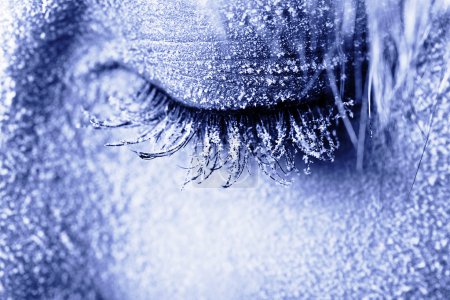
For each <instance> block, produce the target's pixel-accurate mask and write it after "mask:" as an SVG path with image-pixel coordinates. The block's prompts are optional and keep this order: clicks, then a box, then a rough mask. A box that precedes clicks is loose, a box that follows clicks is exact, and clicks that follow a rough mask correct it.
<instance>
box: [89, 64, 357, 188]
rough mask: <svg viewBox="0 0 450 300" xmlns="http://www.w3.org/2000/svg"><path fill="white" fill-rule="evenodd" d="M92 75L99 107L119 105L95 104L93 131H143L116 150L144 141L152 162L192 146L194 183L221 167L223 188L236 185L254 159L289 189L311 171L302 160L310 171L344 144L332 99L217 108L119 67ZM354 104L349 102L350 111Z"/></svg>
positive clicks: (141, 153) (111, 66)
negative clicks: (188, 100)
mask: <svg viewBox="0 0 450 300" xmlns="http://www.w3.org/2000/svg"><path fill="white" fill-rule="evenodd" d="M90 74H91V76H90V80H91V84H93V85H94V86H95V88H94V90H95V92H94V93H93V94H94V95H95V97H96V99H94V100H93V101H91V102H95V103H96V106H99V105H98V104H101V103H103V104H107V105H109V106H112V107H114V109H112V110H110V111H109V112H107V113H106V114H107V116H106V117H104V115H105V109H103V110H98V109H97V110H96V109H93V108H92V107H91V108H90V109H91V123H92V124H93V126H94V127H95V128H101V129H106V128H138V134H137V135H135V136H134V137H132V138H127V139H124V140H120V141H117V142H111V143H109V144H108V146H127V145H135V144H141V145H142V146H144V147H145V148H148V149H149V150H148V151H147V150H145V151H135V152H136V154H137V155H138V156H139V157H141V158H142V159H144V160H152V159H155V158H158V157H164V156H170V155H172V154H174V153H176V152H177V151H179V150H181V149H188V151H191V155H190V157H191V158H192V159H191V162H190V163H191V167H190V168H188V170H189V171H188V172H189V174H188V175H189V176H188V181H197V182H199V181H202V180H206V179H207V178H208V177H209V176H210V175H211V174H212V173H213V172H214V171H215V170H218V169H226V170H227V171H228V172H227V174H229V177H228V178H227V179H226V180H225V182H223V186H224V187H228V186H230V185H232V184H233V183H234V182H235V181H236V180H237V179H238V178H239V177H240V176H241V174H242V173H243V172H244V171H245V170H246V166H247V165H248V164H249V162H250V161H253V162H256V164H257V165H258V166H259V167H260V168H261V169H262V170H263V171H264V173H266V174H267V175H268V176H270V177H271V178H273V179H275V180H277V181H279V182H281V183H285V184H286V183H288V180H287V178H288V176H289V173H291V172H294V171H298V170H299V169H305V165H303V163H302V166H300V165H299V161H298V159H297V158H298V157H299V156H300V157H301V158H302V159H303V162H304V164H306V170H308V166H309V163H310V162H311V161H313V160H323V161H333V160H334V155H335V151H336V150H337V149H338V147H339V139H338V135H337V131H336V129H337V126H338V124H339V120H340V119H341V116H342V115H341V114H340V113H339V111H338V110H337V108H336V105H335V103H334V102H333V97H331V96H329V95H328V96H327V95H324V97H322V98H321V99H320V101H319V100H316V101H312V102H310V103H307V102H306V103H280V104H278V105H274V106H268V107H257V108H247V109H242V110H213V109H204V108H198V107H192V106H188V105H186V104H185V103H182V102H179V101H177V100H175V99H173V98H172V97H171V96H170V95H168V94H167V93H166V92H165V91H164V90H163V89H162V88H160V87H158V86H157V85H155V84H153V83H151V82H150V81H148V80H146V79H144V78H143V77H142V76H140V75H137V73H135V72H133V71H132V70H130V69H128V68H125V67H123V66H122V65H120V64H117V63H112V64H107V65H102V66H99V67H97V68H96V69H94V70H92V71H91V72H90ZM92 74H95V76H94V78H95V79H94V80H92ZM92 82H93V83H92ZM123 82H126V84H123ZM119 83H122V85H123V86H119V85H120V84H119ZM125 86H126V88H125ZM113 87H115V88H113ZM125 89H127V90H128V92H126V93H125V92H124V90H125ZM85 102H86V101H85ZM87 102H89V101H87ZM351 105H352V102H351V101H349V102H346V103H345V107H346V109H348V110H350V109H351ZM111 111H112V112H111ZM101 114H103V117H102V116H101ZM108 114H109V115H108Z"/></svg>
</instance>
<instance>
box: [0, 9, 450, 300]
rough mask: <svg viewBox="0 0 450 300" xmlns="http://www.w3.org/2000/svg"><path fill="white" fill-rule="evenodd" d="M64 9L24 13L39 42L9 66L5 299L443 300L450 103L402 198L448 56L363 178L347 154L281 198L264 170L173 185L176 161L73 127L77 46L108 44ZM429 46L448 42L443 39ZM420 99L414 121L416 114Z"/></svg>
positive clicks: (2, 157) (0, 251)
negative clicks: (247, 181) (209, 183)
mask: <svg viewBox="0 0 450 300" xmlns="http://www.w3.org/2000/svg"><path fill="white" fill-rule="evenodd" d="M59 2H60V3H59V4H60V6H59V9H56V8H53V9H51V11H52V13H51V14H50V16H49V17H48V19H45V20H44V19H41V20H40V21H39V18H40V15H39V14H38V15H37V16H35V17H33V18H32V17H30V16H29V15H28V14H26V13H23V14H20V15H19V17H20V20H21V21H22V22H24V24H25V23H28V25H27V26H28V27H25V32H27V33H28V34H30V35H31V38H27V43H24V42H18V45H19V47H18V48H17V49H16V50H15V54H14V55H15V56H14V57H13V59H12V60H9V62H10V63H11V72H10V74H11V76H12V78H14V80H15V82H16V87H15V92H16V94H15V97H14V101H13V103H12V105H11V106H10V107H8V109H9V110H8V112H9V114H10V116H11V117H10V118H8V119H6V120H5V119H2V120H3V121H2V140H1V141H2V142H1V144H0V147H1V149H0V150H1V151H0V161H1V165H0V170H1V171H2V172H1V175H0V176H1V181H0V182H1V183H3V185H0V199H2V200H1V202H0V205H1V206H0V207H1V214H0V228H1V230H0V232H1V233H0V236H1V237H2V238H1V239H0V280H1V281H0V282H1V285H0V294H1V295H2V297H3V296H5V298H8V297H12V298H16V299H17V298H18V299H20V298H33V297H37V296H38V295H39V296H40V297H41V298H67V297H68V296H69V295H70V296H71V297H73V298H75V299H76V298H77V297H78V298H82V299H86V298H91V299H94V298H96V297H97V298H105V299H127V298H128V299H199V298H204V299H297V298H298V299H302V298H323V297H329V298H363V297H364V296H368V297H370V296H373V297H386V298H395V297H401V296H402V297H404V298H409V297H412V298H414V297H415V298H445V296H446V295H448V294H449V293H450V291H449V290H448V286H450V272H449V267H448V262H449V256H448V255H449V250H450V248H449V247H450V245H449V244H450V242H449V238H450V237H449V231H450V215H449V214H450V207H449V205H450V204H449V202H448V199H449V195H450V191H449V186H450V185H449V184H450V182H449V175H450V170H449V169H448V166H449V163H450V162H449V155H448V150H447V149H448V148H449V146H450V145H449V144H450V142H449V141H448V136H449V126H448V120H449V97H448V94H445V95H443V96H442V97H440V100H439V102H438V105H437V106H436V114H435V118H434V122H433V128H432V131H431V135H430V139H429V144H428V147H427V149H426V151H425V154H424V156H423V160H422V163H421V168H420V172H419V173H418V177H417V180H416V182H415V185H414V188H413V189H412V190H411V194H410V197H409V198H408V193H409V191H410V188H411V185H412V182H413V178H414V175H415V171H416V168H417V164H418V161H419V159H420V157H421V154H422V149H423V145H424V140H423V137H422V134H421V132H420V129H419V128H421V127H419V126H417V124H420V125H422V126H423V124H424V123H423V122H426V120H428V117H429V115H430V106H429V105H427V103H430V102H432V101H431V100H430V99H431V97H429V95H431V92H430V91H433V90H436V89H437V85H438V78H440V77H439V76H438V75H437V74H436V73H432V70H434V68H433V67H439V66H440V67H442V66H443V65H444V64H443V63H442V62H443V58H442V56H441V55H440V54H439V49H436V50H435V51H434V52H436V53H437V54H434V55H431V54H430V55H429V57H432V58H433V59H432V60H431V61H428V62H426V66H427V67H424V70H426V72H425V73H424V74H423V76H422V77H421V80H420V81H418V83H417V93H418V95H417V96H416V97H411V98H406V99H402V102H399V103H398V104H399V105H400V104H401V107H403V108H404V111H403V110H398V112H397V113H393V114H392V123H393V124H395V126H392V127H390V133H391V134H390V135H383V134H382V133H376V134H375V137H374V140H373V144H375V145H377V144H378V143H379V140H383V139H384V138H385V137H386V136H388V138H386V139H387V140H388V141H389V145H390V147H389V148H387V147H374V148H375V149H372V150H371V151H372V152H371V153H370V155H368V156H367V163H368V165H370V167H367V168H366V169H365V170H364V172H357V171H355V168H354V165H355V160H356V158H353V155H352V154H351V153H350V154H347V155H343V156H341V157H340V159H338V160H337V161H336V163H335V164H332V165H320V166H317V167H316V168H313V173H312V175H310V176H303V175H301V176H299V177H298V178H297V179H296V182H295V183H294V184H293V185H291V186H290V187H288V188H285V187H279V186H276V185H274V183H273V182H271V181H270V180H269V179H267V178H265V177H264V176H260V177H259V179H258V181H257V182H258V183H257V184H256V185H255V186H254V188H250V189H228V190H222V189H202V188H188V189H186V190H184V191H180V183H181V182H182V180H183V177H184V171H183V170H180V169H179V168H178V167H177V164H181V165H185V160H184V159H183V157H182V154H180V155H177V156H175V157H172V158H165V159H160V160H156V161H152V162H143V161H141V160H139V159H138V158H136V156H135V155H134V154H132V153H131V152H130V151H128V150H126V149H109V148H104V147H103V144H104V143H105V142H106V141H108V140H109V139H110V138H111V136H110V134H108V133H107V132H99V131H94V130H92V129H91V128H77V126H76V124H77V120H78V119H77V118H78V117H77V111H78V110H77V105H78V104H79V102H78V101H80V100H79V99H77V97H75V96H73V95H72V94H71V93H69V92H68V91H67V90H65V89H63V88H62V87H63V83H62V80H60V78H61V77H64V76H62V75H63V74H62V73H67V72H68V71H67V70H70V65H69V66H68V64H70V63H71V62H72V61H73V57H74V56H75V57H77V59H78V58H79V57H78V56H77V55H78V53H79V51H77V50H78V49H80V48H81V45H80V44H78V43H81V41H83V43H87V42H89V41H90V42H91V43H92V44H91V45H90V46H88V47H94V46H96V45H97V43H98V42H99V41H100V40H101V39H100V38H98V39H97V40H96V39H88V38H86V39H81V41H80V40H78V41H77V40H76V39H74V37H76V36H78V35H79V33H78V30H81V29H80V27H81V26H82V24H84V23H83V22H84V21H83V18H84V17H85V14H84V13H85V9H86V7H82V6H81V5H78V4H74V3H73V1H67V2H65V1H59ZM135 3H140V2H135ZM169 3H170V2H169ZM88 7H89V5H88ZM34 9H35V11H38V10H39V9H40V7H34ZM75 12H76V13H75ZM125 12H126V11H123V14H125ZM113 17H114V16H111V18H113ZM36 20H38V21H37V23H34V22H35V21H36ZM105 22H106V21H105ZM443 24H448V22H443ZM52 25H58V26H53V27H56V28H60V29H59V30H56V31H55V30H53V29H51V28H52ZM107 25H108V24H105V27H106V28H108V26H107ZM123 25H124V26H126V25H127V23H123ZM111 26H112V25H111ZM42 32H44V33H46V35H45V39H40V37H41V33H42ZM433 36H434V39H435V41H437V40H439V43H441V42H442V40H445V39H446V38H447V37H448V33H447V32H445V31H442V32H439V31H438V30H437V31H436V33H435V35H433ZM110 38H111V40H112V41H114V35H113V36H112V37H110ZM55 39H56V40H57V41H58V42H53V41H54V40H55ZM118 40H120V38H118ZM83 45H85V46H86V44H83ZM85 46H84V47H85ZM440 51H441V52H442V48H441V49H440ZM430 52H433V51H431V50H430ZM20 62H23V64H19V63H20ZM30 75H31V77H30ZM421 91H423V93H419V92H421ZM421 95H422V96H421ZM413 100H414V101H413ZM411 104H412V105H416V106H417V107H416V109H417V116H415V117H413V116H411V115H408V114H407V112H408V109H407V107H409V105H411ZM414 118H415V119H414ZM421 122H422V123H421ZM112 134H113V135H114V134H116V133H112ZM349 156H350V157H349ZM5 170H6V171H5Z"/></svg>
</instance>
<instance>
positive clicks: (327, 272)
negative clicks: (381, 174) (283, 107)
mask: <svg viewBox="0 0 450 300" xmlns="http://www.w3.org/2000/svg"><path fill="white" fill-rule="evenodd" d="M102 152H103V154H98V156H96V157H94V158H93V160H94V161H96V162H97V165H98V168H97V169H100V168H102V169H104V170H105V173H107V174H108V175H107V176H108V178H109V181H110V183H111V185H112V186H114V190H113V191H111V193H110V194H108V195H107V196H106V197H105V201H106V202H108V204H107V205H108V206H109V205H111V203H114V204H113V206H116V207H118V208H119V207H121V209H118V210H116V211H119V214H117V213H116V214H115V215H109V218H107V220H108V221H107V222H109V223H110V226H111V228H110V230H111V232H112V236H113V239H112V241H113V242H112V244H111V245H110V248H108V250H107V251H108V252H109V253H110V255H111V256H110V257H109V258H108V260H107V265H108V272H107V273H108V274H107V276H108V277H109V279H108V280H109V281H108V282H109V284H111V286H114V287H117V289H118V290H119V291H121V293H123V295H124V298H130V299H146V298H148V297H152V298H159V299H195V298H198V297H204V298H206V299H213V298H214V299H246V298H261V299H277V297H278V298H279V297H282V295H286V296H289V297H296V296H299V295H309V296H310V297H314V296H318V295H320V294H321V293H323V292H324V291H326V289H327V286H333V285H334V284H338V283H341V284H342V282H340V279H339V274H340V272H341V270H342V269H343V268H347V269H346V271H345V274H346V276H348V278H350V279H349V280H348V284H353V283H354V282H356V281H357V280H358V278H359V275H358V274H359V273H360V272H362V271H363V270H365V268H369V269H370V270H371V269H372V268H373V265H372V264H374V261H375V263H380V264H381V263H382V254H381V252H380V253H378V252H375V250H374V251H373V252H372V249H371V248H370V247H369V245H370V244H371V243H375V244H377V245H378V243H381V244H383V241H384V235H386V233H385V232H387V231H386V230H387V228H384V227H383V228H379V229H374V230H373V231H372V229H373V228H376V226H377V225H375V224H376V222H377V218H381V219H383V220H384V218H385V216H384V215H383V214H382V213H381V210H382V209H381V207H380V206H379V204H380V203H379V202H377V201H374V202H375V203H372V200H370V196H374V195H375V194H377V193H378V188H377V186H376V184H375V186H372V183H371V180H369V178H366V179H365V180H361V179H358V177H357V176H352V175H351V174H349V173H348V174H347V173H346V172H341V173H340V174H334V175H326V174H325V173H326V172H323V174H316V175H313V176H310V177H304V178H301V180H299V182H297V183H295V184H294V185H293V186H291V187H289V188H285V187H279V186H276V185H274V183H273V182H271V181H270V180H267V179H266V178H265V177H264V176H263V175H261V176H260V178H258V181H257V182H256V183H255V186H253V187H250V188H246V189H239V188H231V189H227V190H223V189H215V188H202V187H187V188H186V189H185V190H184V191H180V183H181V182H182V179H183V176H184V171H183V170H180V169H179V168H177V167H176V165H177V164H178V165H183V163H184V162H185V160H183V159H181V158H180V159H179V160H178V158H171V159H167V160H156V161H152V162H142V161H141V160H139V159H137V158H136V157H135V156H134V155H132V154H131V153H129V152H128V151H123V152H122V151H121V150H120V151H119V152H117V151H115V150H112V151H108V149H105V150H104V151H102ZM106 152H109V154H106ZM111 153H114V154H111ZM125 166H126V167H125ZM331 173H332V172H331ZM355 182H358V183H359V184H355ZM324 187H327V188H326V189H325V188H324ZM377 205H378V206H377ZM365 207H368V208H365ZM106 215H108V214H106ZM375 231H377V234H378V235H379V236H378V237H377V238H374V237H371V236H370V233H371V232H375ZM380 235H381V236H380ZM380 247H381V246H380ZM367 251H368V252H369V254H367V255H369V257H370V258H371V259H372V260H374V261H370V260H368V261H366V258H364V257H352V254H351V253H354V252H356V253H359V254H362V253H365V252H367ZM380 251H381V250H380ZM385 266H386V267H387V268H388V270H386V272H391V271H392V272H393V271H394V270H392V266H390V265H387V264H385ZM386 275H387V273H386V274H383V276H386ZM383 279H384V277H383ZM366 280H367V281H368V282H366V283H367V284H369V281H370V280H369V279H366ZM341 292H342V291H335V292H334V293H335V295H342V294H340V293H341ZM112 293H113V294H116V293H118V292H117V291H114V292H112ZM330 293H332V292H331V291H330ZM149 295H150V296H149Z"/></svg>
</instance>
